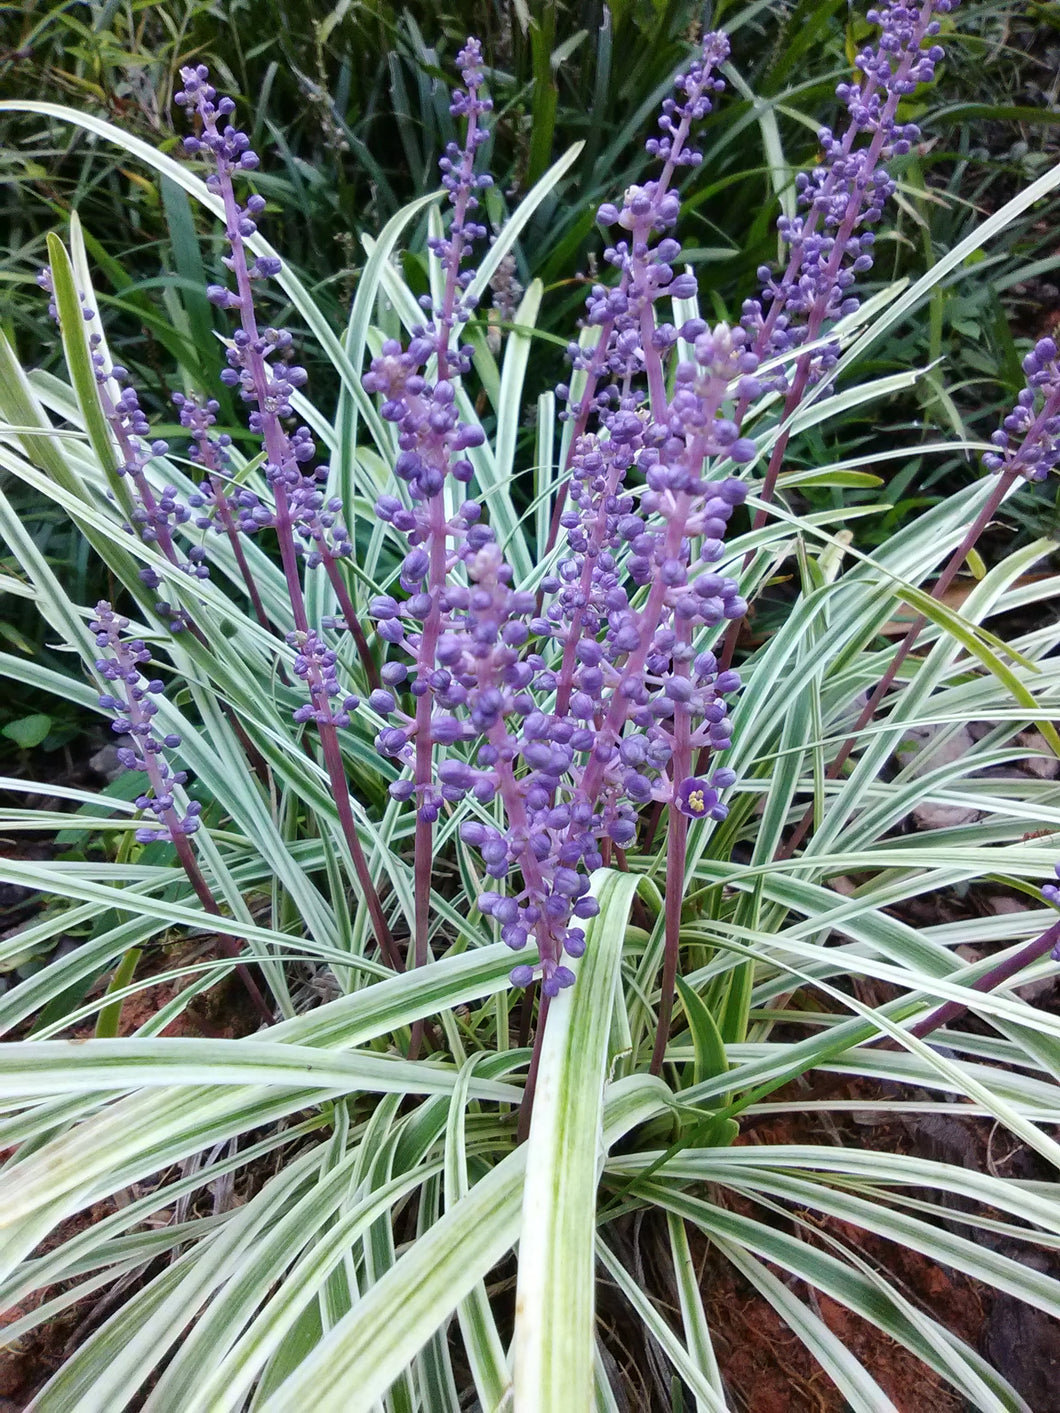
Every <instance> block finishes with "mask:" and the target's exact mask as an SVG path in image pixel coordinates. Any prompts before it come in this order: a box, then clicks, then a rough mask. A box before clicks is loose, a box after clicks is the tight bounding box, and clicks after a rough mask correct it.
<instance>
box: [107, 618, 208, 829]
mask: <svg viewBox="0 0 1060 1413" xmlns="http://www.w3.org/2000/svg"><path fill="white" fill-rule="evenodd" d="M89 628H90V630H91V632H92V633H93V635H94V637H95V640H96V646H97V647H98V648H99V649H100V650H101V654H102V655H101V656H100V657H99V658H97V659H96V671H97V672H98V673H99V674H100V676H101V677H102V678H103V679H104V680H105V681H106V683H107V690H106V691H105V692H103V693H101V694H100V697H99V704H100V706H101V707H102V708H103V710H104V711H106V712H109V713H111V715H112V716H113V720H112V721H111V730H112V731H114V732H116V733H118V734H119V735H127V736H128V737H129V738H130V741H131V744H130V745H128V746H121V747H120V748H119V750H118V761H119V763H120V764H121V765H123V766H124V767H125V769H126V770H138V771H142V772H143V773H144V775H145V776H146V777H147V779H146V782H145V783H146V784H147V787H148V788H147V789H146V790H144V792H143V793H142V794H140V795H138V796H137V798H136V807H137V809H139V810H143V812H144V813H145V814H147V815H150V816H153V818H152V819H151V822H150V823H148V824H144V825H143V826H142V827H141V828H139V829H137V831H136V839H137V841H138V842H139V843H141V844H151V843H155V842H157V841H159V840H169V841H170V842H172V841H173V840H174V839H175V838H176V837H177V835H185V834H194V833H195V832H196V830H197V829H198V828H199V813H200V811H201V809H202V806H201V805H200V804H198V803H196V802H193V803H191V804H189V805H188V806H187V808H186V809H185V811H184V813H183V816H182V815H181V813H180V810H179V809H178V807H177V804H176V802H175V800H174V796H173V790H174V788H175V787H176V786H178V785H183V784H185V782H186V781H187V778H188V777H187V775H186V773H185V772H184V771H183V770H178V771H174V770H172V769H171V767H170V765H169V762H168V761H167V760H166V758H165V756H164V755H163V752H164V751H167V750H176V749H177V747H179V745H180V737H179V736H178V735H176V734H175V733H172V732H170V733H168V734H167V735H165V736H161V735H159V733H158V731H157V729H156V727H155V724H154V718H155V716H156V715H157V713H158V705H157V703H156V702H155V701H153V700H152V698H153V697H157V696H158V695H159V694H160V693H161V691H162V683H161V681H159V679H158V678H155V677H148V676H147V675H146V673H145V672H144V671H143V665H144V664H145V663H149V662H150V660H151V654H150V652H149V651H148V648H147V645H146V644H145V643H144V642H143V640H142V639H140V638H129V637H128V636H127V633H128V628H129V620H128V619H127V618H121V617H119V616H118V615H117V614H116V613H115V612H114V610H113V609H112V608H111V606H110V604H109V603H107V602H106V600H104V599H101V600H100V602H99V603H97V604H96V616H95V618H93V619H92V621H91V623H90V624H89Z"/></svg>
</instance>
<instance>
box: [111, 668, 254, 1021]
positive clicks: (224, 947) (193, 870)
mask: <svg viewBox="0 0 1060 1413" xmlns="http://www.w3.org/2000/svg"><path fill="white" fill-rule="evenodd" d="M128 712H129V721H130V723H131V724H132V725H133V726H139V727H143V726H147V727H148V728H149V727H150V724H151V719H150V717H149V716H147V715H146V714H145V713H144V711H143V708H142V706H141V704H140V702H139V701H138V699H137V698H136V697H135V696H134V695H133V693H132V692H130V693H129V696H128ZM140 739H141V738H140V736H139V735H136V734H135V733H134V740H137V741H139V740H140ZM139 754H140V759H141V761H142V763H143V766H144V771H145V774H146V775H147V778H148V780H149V781H150V784H151V788H152V790H153V791H154V792H155V799H156V800H161V799H163V798H164V797H165V796H166V795H169V794H171V793H172V787H171V786H170V785H168V784H167V783H166V781H165V780H163V778H162V772H161V771H160V770H159V766H158V757H157V755H156V754H155V753H154V752H153V751H146V750H145V751H142V752H139ZM161 818H162V823H163V824H164V825H165V826H166V829H167V830H168V831H169V837H170V839H171V841H172V843H173V845H174V847H175V849H176V851H177V858H178V859H179V860H180V862H181V865H182V867H183V869H184V872H185V873H186V874H187V876H188V882H189V883H190V884H191V886H192V888H193V889H194V890H195V895H196V897H197V898H198V899H199V902H200V903H201V904H202V906H203V908H204V910H205V911H206V912H208V913H210V914H211V915H212V916H213V917H219V918H223V917H224V914H223V913H222V912H221V909H220V908H219V907H218V905H217V901H216V899H215V898H214V896H213V893H212V892H211V891H210V886H209V884H208V883H207V882H206V879H205V878H204V877H203V874H202V870H201V869H200V868H199V861H198V859H197V858H196V857H195V850H194V849H193V848H192V846H191V844H190V842H189V840H188V836H187V835H186V834H185V833H184V829H183V825H182V821H181V819H180V816H179V815H178V813H177V810H176V807H175V806H174V805H170V806H169V808H168V809H164V810H162V813H161ZM216 936H217V942H218V945H219V946H220V948H221V951H222V952H223V953H224V954H225V956H227V957H238V956H239V954H240V952H241V951H242V947H241V946H240V944H239V943H238V942H237V941H236V939H235V938H234V937H230V936H229V935H228V934H227V933H221V932H219V933H217V934H216ZM236 971H237V972H238V973H239V978H240V980H241V981H242V983H243V985H244V986H245V987H246V989H247V993H248V995H249V996H250V999H251V1000H252V1001H253V1002H254V1005H255V1007H256V1008H257V1010H258V1013H259V1014H260V1015H261V1016H262V1017H263V1018H264V1020H265V1023H266V1025H272V1023H273V1019H274V1017H273V1013H272V1011H271V1010H270V1008H269V1006H268V1005H267V1004H266V1002H265V998H264V997H263V996H262V994H261V991H260V989H259V987H258V983H257V982H256V981H255V979H254V977H253V976H252V974H251V972H250V970H249V968H248V967H246V966H245V965H244V964H243V963H242V962H240V963H239V965H238V966H237V967H236Z"/></svg>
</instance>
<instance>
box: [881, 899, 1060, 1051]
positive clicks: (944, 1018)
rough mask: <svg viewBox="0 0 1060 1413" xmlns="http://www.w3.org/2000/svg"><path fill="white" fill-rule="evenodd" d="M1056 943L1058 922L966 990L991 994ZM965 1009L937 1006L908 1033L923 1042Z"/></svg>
mask: <svg viewBox="0 0 1060 1413" xmlns="http://www.w3.org/2000/svg"><path fill="white" fill-rule="evenodd" d="M1058 942H1060V921H1057V922H1054V923H1053V925H1052V927H1050V928H1048V929H1047V930H1046V931H1045V932H1043V933H1042V935H1041V936H1040V937H1036V938H1035V939H1034V941H1033V942H1028V943H1027V945H1026V947H1021V948H1020V950H1019V951H1018V952H1017V953H1015V955H1014V956H1011V957H1009V958H1008V959H1007V960H1006V961H1003V962H999V963H998V965H997V966H996V967H993V968H992V969H991V970H990V971H988V972H986V973H985V974H984V975H983V976H981V977H979V979H978V980H977V981H973V982H972V983H971V985H970V986H969V988H968V989H969V991H978V992H979V993H980V994H982V995H985V994H986V993H988V992H990V991H993V990H994V989H995V987H998V986H1001V985H1003V984H1004V983H1005V982H1006V981H1008V980H1010V978H1012V977H1014V976H1016V975H1018V973H1019V972H1021V971H1022V970H1023V968H1024V967H1025V966H1029V965H1030V963H1031V962H1036V961H1038V960H1039V959H1040V958H1041V957H1044V956H1045V955H1046V953H1047V952H1051V951H1052V950H1053V948H1054V947H1055V946H1056V945H1057V943H1058ZM967 1010H968V1007H967V1006H965V1005H963V1004H962V1003H961V1002H960V1001H947V1002H946V1004H945V1005H944V1006H940V1007H939V1008H938V1010H937V1011H932V1012H931V1014H930V1015H929V1016H925V1018H924V1019H923V1020H922V1021H918V1022H917V1023H916V1025H914V1026H910V1028H909V1034H910V1035H915V1036H916V1037H917V1039H918V1040H923V1038H924V1037H925V1036H926V1035H930V1034H931V1032H932V1031H933V1030H938V1029H939V1027H940V1026H943V1025H949V1023H950V1021H954V1020H957V1019H958V1017H959V1016H963V1015H964V1014H965V1012H966V1011H967ZM896 1044H897V1042H896V1041H893V1040H891V1039H890V1037H888V1039H887V1048H888V1049H890V1048H891V1047H892V1046H894V1045H896ZM881 1048H882V1042H881Z"/></svg>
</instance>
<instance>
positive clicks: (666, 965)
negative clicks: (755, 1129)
mask: <svg viewBox="0 0 1060 1413" xmlns="http://www.w3.org/2000/svg"><path fill="white" fill-rule="evenodd" d="M691 637H692V633H691V627H690V625H689V624H688V623H687V622H685V621H684V620H679V621H678V646H687V645H688V643H689V642H690V641H691ZM674 675H675V676H680V677H687V676H688V658H687V657H686V656H684V655H683V654H679V653H675V658H674ZM691 773H692V722H691V718H690V717H689V714H688V712H687V710H683V709H682V706H681V704H680V703H677V704H676V706H675V716H674V753H673V758H672V761H671V774H672V778H673V781H674V786H675V788H676V786H677V783H678V782H679V781H681V780H684V779H686V778H687V777H688V776H689V775H691ZM687 858H688V819H687V817H686V816H685V815H683V814H682V813H681V811H680V810H679V809H677V808H676V807H675V806H674V805H673V804H672V803H671V805H670V818H669V823H668V826H667V846H666V911H665V935H666V940H665V946H664V951H663V976H662V991H661V993H660V996H659V1021H658V1027H657V1029H656V1032H655V1049H654V1050H653V1052H652V1057H651V1072H652V1074H661V1073H662V1067H663V1060H664V1058H665V1056H666V1042H667V1041H668V1040H669V1038H670V1021H671V1018H672V1017H673V1010H674V990H675V987H676V978H677V965H678V962H679V960H680V954H681V904H682V902H683V901H684V890H685V865H686V862H687Z"/></svg>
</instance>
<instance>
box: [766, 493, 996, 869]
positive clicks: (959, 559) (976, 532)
mask: <svg viewBox="0 0 1060 1413" xmlns="http://www.w3.org/2000/svg"><path fill="white" fill-rule="evenodd" d="M1018 475H1019V469H1018V467H1017V468H1009V469H1008V470H1006V471H1003V472H1002V473H1001V475H1000V476H999V477H998V478H997V484H996V485H995V486H994V489H993V490H992V491H991V493H990V496H989V498H988V499H987V502H986V504H985V505H984V506H983V508H982V510H981V511H980V512H979V514H978V515H977V516H976V517H975V520H974V521H973V523H972V525H971V526H970V527H969V529H968V531H967V533H966V534H965V536H964V538H963V540H961V543H960V544H959V545H958V546H957V548H956V549H955V550H954V552H953V554H952V555H951V556H950V560H949V563H948V564H947V565H946V567H945V569H944V570H943V571H942V573H941V574H940V575H939V577H938V579H937V581H936V582H935V585H934V587H933V588H932V590H931V597H932V598H933V599H941V598H942V596H943V595H944V594H945V592H946V590H947V589H948V588H949V587H950V585H951V584H952V583H953V581H954V579H955V578H956V577H957V573H958V571H959V570H960V568H961V565H962V564H963V563H964V561H965V560H966V559H967V558H968V554H969V552H970V551H971V550H972V549H973V548H974V547H975V542H976V541H977V540H978V538H979V536H980V535H981V534H982V532H983V530H984V529H985V528H986V526H987V525H988V524H989V522H990V521H991V519H992V518H993V517H994V515H995V513H996V512H997V509H998V506H999V505H1000V504H1001V502H1002V501H1003V500H1004V498H1005V496H1006V495H1007V494H1008V490H1009V487H1010V486H1011V485H1012V483H1013V481H1014V480H1015V479H1016V477H1017V476H1018ZM927 621H928V620H927V619H926V618H925V617H924V615H923V614H917V616H916V618H914V619H913V621H912V623H911V624H910V625H909V628H908V629H907V630H906V635H905V637H904V638H903V639H902V641H901V643H900V644H899V646H898V650H897V651H896V653H895V655H894V657H893V658H892V659H891V661H890V664H889V665H888V667H887V671H886V672H885V673H884V674H883V676H882V678H881V679H880V681H879V682H878V683H877V685H876V688H875V690H874V691H873V693H872V696H871V697H869V699H868V701H867V702H866V703H865V706H864V708H863V709H862V711H861V714H860V715H859V717H858V719H857V721H856V722H855V723H854V729H853V731H852V732H851V734H850V735H849V736H848V737H847V739H846V740H845V741H844V742H843V745H842V746H841V748H840V750H839V754H838V755H837V756H836V758H835V759H834V760H833V761H832V763H831V765H830V766H829V767H828V770H827V771H826V776H825V778H826V779H828V780H835V779H836V778H837V777H838V775H839V772H840V771H841V770H842V769H843V766H844V765H845V764H846V762H847V759H848V758H849V756H850V753H851V751H852V750H853V749H854V747H855V746H856V745H857V742H858V734H859V733H860V732H861V731H863V730H864V729H865V727H866V726H867V725H868V724H869V722H870V721H871V720H872V718H873V717H874V716H875V714H876V708H877V707H878V706H879V705H880V702H881V701H882V700H883V698H884V696H885V694H886V693H887V692H888V691H889V689H890V687H891V686H892V684H893V683H894V679H895V678H896V677H897V675H898V672H899V669H900V668H901V666H902V664H903V663H904V662H905V660H906V658H907V657H908V656H909V654H910V653H911V652H912V650H913V648H914V647H915V646H916V642H917V639H918V638H919V636H920V634H921V632H922V631H923V628H924V626H925V624H926V623H927ZM812 823H813V806H812V805H811V806H810V808H809V809H808V810H807V811H806V813H805V814H804V815H803V817H802V819H801V820H800V821H799V823H798V825H797V826H796V828H795V831H794V833H793V834H792V836H791V838H790V839H789V840H788V841H787V842H786V843H785V844H783V845H781V847H780V848H779V849H778V850H777V854H776V858H777V860H778V861H779V860H781V859H789V858H791V856H792V854H794V852H795V850H796V849H797V848H798V847H799V845H800V844H801V843H802V841H803V840H804V839H805V838H806V835H807V832H808V831H809V828H810V825H811V824H812Z"/></svg>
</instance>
